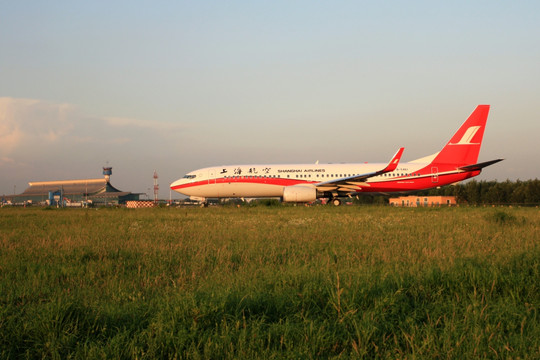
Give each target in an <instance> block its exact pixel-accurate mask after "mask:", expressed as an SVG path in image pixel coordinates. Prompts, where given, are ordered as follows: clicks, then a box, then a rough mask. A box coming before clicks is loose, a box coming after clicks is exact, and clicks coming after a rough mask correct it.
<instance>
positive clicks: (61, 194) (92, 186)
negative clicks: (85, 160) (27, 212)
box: [2, 168, 140, 206]
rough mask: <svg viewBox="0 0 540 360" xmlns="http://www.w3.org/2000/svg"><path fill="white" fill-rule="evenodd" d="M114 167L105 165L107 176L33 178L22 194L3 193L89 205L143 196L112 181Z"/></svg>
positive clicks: (18, 199) (30, 200)
mask: <svg viewBox="0 0 540 360" xmlns="http://www.w3.org/2000/svg"><path fill="white" fill-rule="evenodd" d="M111 173H112V168H103V175H104V178H103V179H82V180H60V181H32V182H29V183H28V188H27V189H26V190H25V191H24V192H23V193H22V194H19V195H9V196H3V197H2V199H3V201H4V202H10V203H12V204H35V205H38V204H41V205H59V206H85V205H86V204H93V205H98V206H103V205H118V204H125V202H126V201H128V200H139V196H140V194H134V193H131V192H127V191H120V190H118V189H117V188H115V187H114V186H112V185H111V183H110V182H109V180H110V175H111Z"/></svg>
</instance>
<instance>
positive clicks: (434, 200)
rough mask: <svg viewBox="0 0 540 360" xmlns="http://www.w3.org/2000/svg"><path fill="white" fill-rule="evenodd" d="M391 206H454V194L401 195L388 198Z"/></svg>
mask: <svg viewBox="0 0 540 360" xmlns="http://www.w3.org/2000/svg"><path fill="white" fill-rule="evenodd" d="M389 203H390V205H391V206H404V207H433V206H455V205H456V204H457V203H456V197H455V196H414V195H413V196H401V197H398V198H391V199H389Z"/></svg>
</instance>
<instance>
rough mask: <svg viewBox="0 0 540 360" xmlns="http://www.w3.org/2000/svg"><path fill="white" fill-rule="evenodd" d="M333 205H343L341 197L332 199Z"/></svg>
mask: <svg viewBox="0 0 540 360" xmlns="http://www.w3.org/2000/svg"><path fill="white" fill-rule="evenodd" d="M332 205H334V206H339V205H341V200H339V199H332Z"/></svg>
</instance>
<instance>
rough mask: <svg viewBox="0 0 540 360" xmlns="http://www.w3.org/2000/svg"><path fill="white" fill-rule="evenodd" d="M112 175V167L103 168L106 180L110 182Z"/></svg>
mask: <svg viewBox="0 0 540 360" xmlns="http://www.w3.org/2000/svg"><path fill="white" fill-rule="evenodd" d="M111 175H112V167H104V168H103V176H105V180H106V181H107V182H109V180H110V179H111Z"/></svg>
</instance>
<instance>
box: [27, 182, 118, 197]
mask: <svg viewBox="0 0 540 360" xmlns="http://www.w3.org/2000/svg"><path fill="white" fill-rule="evenodd" d="M28 185H29V187H28V188H27V189H26V190H25V191H24V192H23V193H22V194H21V195H27V196H35V195H48V193H49V191H58V190H60V189H62V190H63V192H64V194H66V195H70V194H89V195H90V194H99V193H102V192H115V193H116V192H120V190H118V189H116V188H114V187H113V186H112V185H111V184H110V183H108V182H107V181H106V180H105V179H84V180H63V181H33V182H29V183H28Z"/></svg>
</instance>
